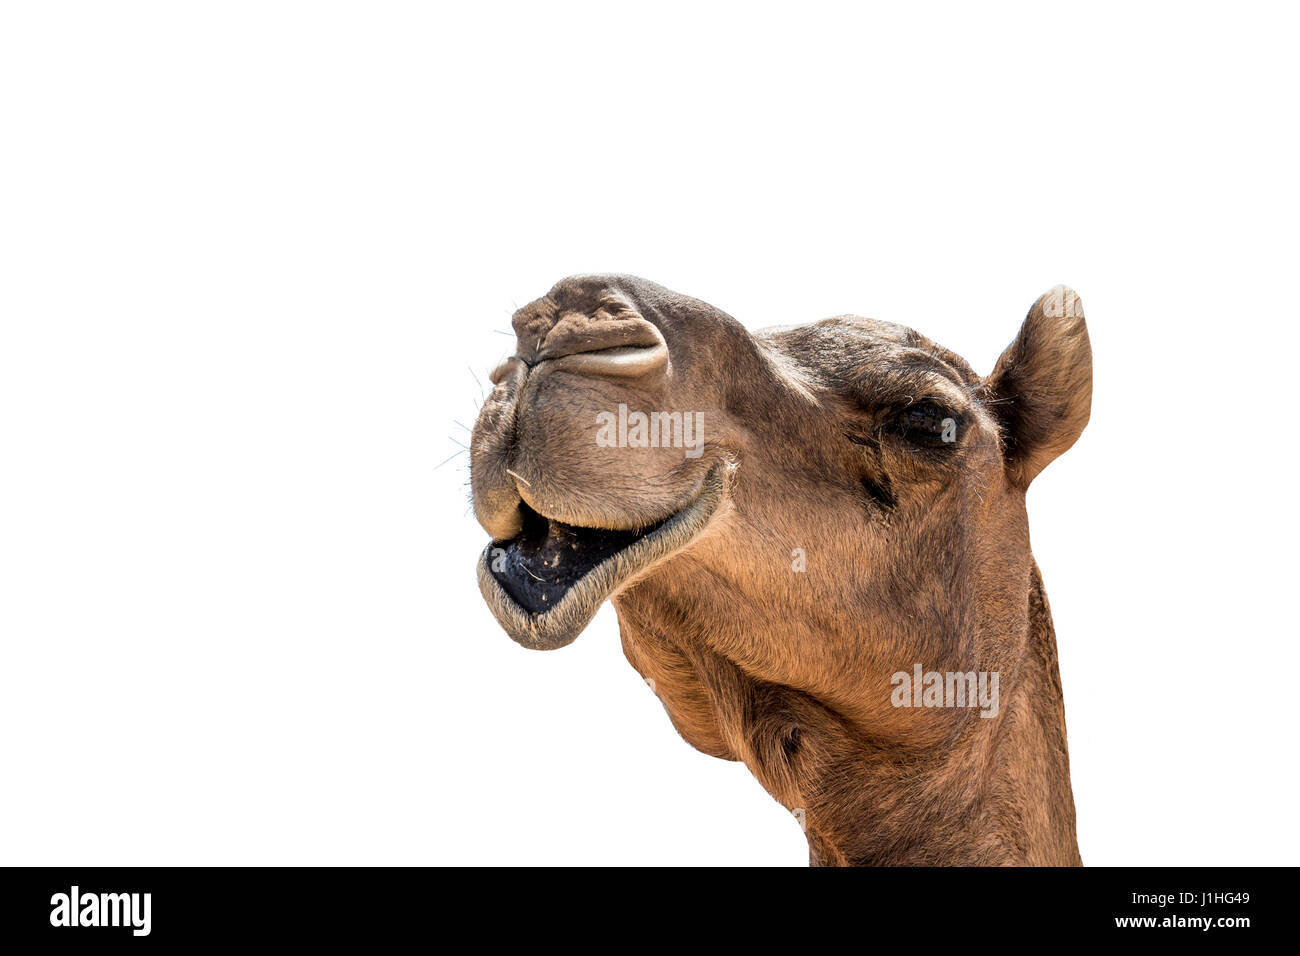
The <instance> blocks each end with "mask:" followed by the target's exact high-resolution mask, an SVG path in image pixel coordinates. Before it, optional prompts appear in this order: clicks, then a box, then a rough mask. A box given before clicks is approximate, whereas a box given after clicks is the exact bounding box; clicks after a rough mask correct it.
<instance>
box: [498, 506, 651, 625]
mask: <svg viewBox="0 0 1300 956" xmlns="http://www.w3.org/2000/svg"><path fill="white" fill-rule="evenodd" d="M519 510H520V512H521V513H522V515H523V519H524V527H523V530H522V531H520V532H519V534H517V535H516V536H515V537H513V538H511V539H510V540H509V541H504V542H498V543H496V544H494V545H493V547H492V550H491V551H490V552H489V553H488V567H489V568H490V569H491V570H492V575H493V577H495V578H496V579H497V581H499V582H500V583H501V587H503V588H504V589H505V591H506V593H507V594H509V595H510V596H511V597H512V598H514V600H515V602H516V603H517V604H519V606H520V607H522V608H524V609H525V610H527V611H529V612H530V613H532V614H541V613H543V612H545V611H549V610H550V609H551V608H553V607H555V605H556V604H558V603H559V601H560V599H561V598H562V597H564V595H565V594H567V593H568V592H569V589H570V588H572V587H573V586H574V585H575V584H577V583H578V581H579V580H581V579H582V577H583V576H584V575H586V574H587V572H589V571H591V570H592V569H593V568H595V567H596V566H597V565H599V564H600V563H601V562H602V561H604V560H605V559H606V558H609V557H612V556H613V555H615V554H617V553H618V552H620V551H622V550H623V549H624V548H626V547H628V546H629V545H631V544H632V543H634V542H635V541H637V540H638V539H640V538H643V537H645V536H646V535H647V534H650V533H651V532H652V531H654V530H655V529H657V528H659V527H661V526H662V525H663V524H664V521H667V520H668V519H666V518H665V519H664V521H659V522H656V523H655V524H653V525H650V526H649V527H648V528H642V529H640V530H639V531H611V530H608V529H605V528H579V527H575V526H574V525H568V524H562V523H561V522H559V521H552V520H551V519H550V518H546V517H544V516H542V515H540V514H538V513H537V512H536V511H534V510H533V509H532V508H529V507H528V505H526V504H524V503H522V502H520V505H519Z"/></svg>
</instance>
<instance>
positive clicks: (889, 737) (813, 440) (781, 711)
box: [471, 276, 1091, 865]
mask: <svg viewBox="0 0 1300 956" xmlns="http://www.w3.org/2000/svg"><path fill="white" fill-rule="evenodd" d="M514 324H515V330H516V333H517V335H518V349H519V351H518V353H517V355H516V356H515V357H513V358H512V359H510V360H508V361H507V362H506V363H504V364H503V366H502V367H501V368H500V369H498V371H497V373H495V374H494V376H493V380H494V382H495V383H496V387H495V388H494V390H493V392H492V394H491V395H490V396H489V398H488V400H487V402H485V404H484V407H483V410H482V412H481V415H480V419H479V421H478V423H477V425H476V427H475V431H474V438H473V446H472V452H473V456H472V466H471V467H472V485H473V491H474V501H475V509H476V513H477V515H478V518H479V520H480V522H481V523H482V524H483V526H484V527H485V528H486V529H487V530H488V531H489V533H490V534H491V535H492V536H493V537H494V539H498V540H505V539H510V538H512V537H513V536H515V535H517V534H518V533H519V529H520V526H521V517H520V516H521V514H523V513H525V512H526V511H527V510H528V509H532V511H534V512H536V513H537V514H540V515H543V516H546V517H547V518H549V519H554V520H556V521H562V522H565V523H567V524H569V525H573V526H578V527H580V528H605V529H637V528H644V527H647V526H649V525H651V524H652V523H653V522H656V521H659V520H661V519H663V518H665V517H666V516H669V515H673V514H675V513H678V512H679V511H681V510H682V508H683V505H685V504H687V503H688V502H692V501H695V500H696V499H698V498H700V497H701V492H700V490H699V489H700V488H701V487H706V488H708V489H709V494H708V495H706V496H704V498H705V499H706V500H707V503H708V507H707V509H705V508H704V506H703V505H696V506H693V510H692V514H693V515H694V517H693V518H692V520H691V522H686V521H678V522H670V524H669V527H668V530H667V531H666V532H665V533H664V534H662V535H660V536H659V538H658V539H656V540H655V541H654V542H653V549H652V548H651V545H650V544H649V543H646V544H645V546H644V547H640V551H641V552H643V554H642V555H641V556H640V557H636V555H635V554H633V556H631V557H629V556H627V555H624V554H620V555H619V556H618V557H616V558H614V559H611V560H610V561H609V562H607V563H606V565H604V566H603V567H602V568H601V569H600V575H596V574H593V575H591V576H590V579H589V581H588V582H587V584H586V585H584V586H582V587H579V588H575V589H574V593H573V594H572V595H570V596H569V597H566V598H565V601H564V609H563V611H562V612H560V613H555V614H550V615H548V614H544V613H543V614H528V613H525V612H524V611H523V610H522V609H521V608H519V607H518V606H516V605H515V604H514V602H513V601H511V599H510V598H509V596H508V595H505V593H504V591H502V590H501V588H500V587H498V586H497V585H496V584H495V583H494V582H493V576H492V575H491V574H490V573H488V572H487V571H486V570H485V568H486V565H485V566H484V567H483V568H481V569H480V578H481V582H482V586H483V588H484V594H485V595H486V596H487V597H488V600H489V603H490V604H491V605H492V606H493V609H494V610H495V611H496V612H497V615H498V618H499V619H501V621H502V623H503V625H504V626H506V628H507V630H508V631H509V632H510V633H511V634H512V636H514V637H515V638H516V639H517V640H520V641H521V642H522V643H526V644H529V645H530V646H536V647H553V646H558V645H559V644H561V643H567V641H568V640H572V639H573V637H576V635H577V633H578V632H579V631H580V630H581V629H582V627H583V626H585V624H586V622H587V620H589V619H590V615H591V614H592V613H594V609H595V607H596V606H597V605H598V604H599V603H600V601H601V600H603V599H604V598H605V597H606V596H610V597H612V599H613V601H614V605H615V608H616V610H617V612H618V617H619V623H620V628H621V633H622V642H623V649H624V653H625V655H626V657H627V659H628V661H629V662H631V664H632V666H633V667H635V668H636V669H637V670H638V671H639V672H640V673H641V674H642V675H643V676H644V677H646V678H649V679H651V680H653V681H654V686H655V688H656V692H657V693H658V694H659V696H660V698H661V699H662V700H663V702H664V705H665V707H666V709H667V711H668V713H669V716H670V718H671V719H672V722H673V724H674V726H675V727H676V728H677V730H678V731H679V732H680V733H681V735H682V736H683V737H684V738H685V739H686V740H687V741H688V742H689V743H691V744H692V745H693V746H695V747H697V748H698V749H700V750H702V751H704V752H705V753H709V754H712V755H714V756H718V757H722V758H725V759H731V760H741V761H743V762H744V763H745V764H746V766H748V767H749V769H750V770H751V771H752V772H753V773H754V775H755V776H756V777H757V778H758V780H759V781H760V782H761V783H762V785H763V786H764V787H765V788H767V790H768V791H769V792H770V793H771V794H772V795H773V796H774V797H775V798H776V799H777V800H779V801H780V802H781V803H783V804H785V805H786V806H787V807H789V808H790V809H792V810H795V809H798V810H800V811H802V814H801V816H802V819H803V822H804V823H805V828H806V831H807V836H808V842H809V853H810V859H811V861H812V862H813V863H816V864H1036V865H1037V864H1057V865H1062V864H1078V863H1079V862H1080V859H1079V851H1078V847H1077V843H1076V839H1075V821H1074V803H1073V797H1072V794H1071V790H1070V778H1069V760H1068V756H1067V752H1066V736H1065V713H1064V707H1063V703H1062V696H1061V683H1060V676H1059V674H1058V670H1057V662H1056V642H1055V635H1054V633H1053V629H1052V622H1051V615H1050V612H1049V609H1048V605H1047V598H1046V595H1045V594H1044V591H1043V586H1042V581H1041V578H1040V577H1039V573H1038V568H1037V566H1036V564H1035V562H1034V560H1033V557H1032V555H1031V553H1030V546H1029V530H1028V520H1027V517H1026V513H1025V490H1026V488H1027V487H1028V485H1029V482H1030V481H1032V479H1033V478H1034V476H1035V475H1037V474H1038V473H1039V472H1040V471H1041V470H1042V468H1043V467H1044V466H1045V465H1046V464H1047V463H1048V462H1050V461H1051V459H1053V458H1055V457H1056V456H1057V455H1059V454H1061V453H1062V452H1063V451H1065V450H1066V449H1067V448H1068V447H1069V446H1070V445H1071V444H1073V442H1074V441H1075V439H1076V438H1077V437H1078V435H1079V433H1080V432H1081V431H1082V429H1083V427H1084V425H1085V424H1086V422H1087V419H1088V412H1089V407H1090V401H1091V353H1090V349H1089V345H1088V336H1087V330H1086V327H1085V325H1084V321H1083V318H1082V310H1081V308H1079V305H1078V300H1077V297H1076V296H1074V294H1073V293H1072V292H1070V291H1069V290H1064V289H1056V290H1053V291H1052V292H1051V293H1048V294H1047V295H1045V296H1043V297H1042V298H1040V299H1039V301H1038V302H1036V303H1035V305H1034V307H1033V308H1032V309H1031V310H1030V313H1029V315H1028V317H1027V318H1026V319H1025V322H1024V324H1023V326H1022V328H1021V330H1020V333H1019V335H1018V336H1017V337H1016V339H1015V341H1014V342H1013V343H1012V345H1011V346H1010V347H1009V348H1008V349H1007V351H1006V352H1005V353H1004V354H1003V356H1002V357H1001V359H999V361H998V363H997V365H996V367H995V369H994V371H993V373H992V374H991V375H990V376H989V377H988V378H987V379H982V378H980V377H979V376H978V375H976V374H975V373H974V372H973V371H972V370H971V368H970V367H969V366H968V365H967V364H966V363H965V362H964V361H963V360H962V359H961V358H959V357H958V356H956V355H954V354H952V353H951V352H948V351H947V350H945V349H943V348H941V347H939V346H937V345H936V344H934V343H933V342H931V341H930V340H928V339H926V338H925V337H924V336H922V335H919V334H918V333H916V332H913V331H912V330H910V329H906V328H903V327H900V326H896V325H891V324H888V323H883V322H877V321H873V320H870V319H863V318H858V317H853V316H841V317H838V318H833V319H827V320H825V321H822V322H818V323H815V324H812V325H807V326H801V327H795V328H790V329H779V330H772V331H767V332H761V333H756V334H751V333H750V332H748V331H746V330H745V329H744V328H743V327H742V326H741V325H740V324H739V323H737V322H736V321H735V320H733V319H731V318H730V317H729V316H727V315H725V314H724V313H722V312H720V311H719V310H717V309H715V308H713V307H712V306H709V305H707V304H705V303H703V302H699V301H697V300H694V299H690V298H687V297H685V296H680V295H678V294H676V293H673V292H670V291H668V290H666V289H664V288H662V287H660V286H657V285H654V284H653V283H649V282H646V281H644V280H641V279H635V278H631V277H627V276H590V277H576V278H571V279H566V280H564V281H562V282H560V283H559V284H557V285H556V286H555V287H554V288H553V289H552V290H551V291H550V293H548V295H547V296H546V297H544V298H542V299H540V300H538V301H537V302H534V303H531V304H530V305H528V306H526V307H525V308H523V309H521V310H520V311H519V312H518V313H517V314H516V315H515V319H514ZM663 347H666V357H665V356H664V355H663V354H660V353H659V352H656V351H655V350H657V349H662V348H663ZM628 356H630V359H629V360H630V361H631V362H632V364H631V365H630V366H628V368H629V369H630V371H628V370H622V371H620V370H617V369H616V368H615V364H614V359H615V358H616V357H628ZM607 357H609V365H608V367H606V366H602V364H601V363H602V362H604V361H606V358H607ZM566 363H567V364H566ZM638 363H639V364H638ZM619 403H625V404H626V405H627V406H628V407H629V408H631V409H643V410H664V411H682V412H695V411H699V412H702V413H703V415H704V421H705V426H706V427H705V437H706V439H707V442H706V445H705V450H704V453H703V454H702V455H701V456H700V457H698V458H689V457H685V456H684V455H683V453H682V450H681V449H680V448H626V447H624V448H602V447H597V446H596V444H595V442H594V441H593V437H592V436H593V433H594V427H595V426H594V424H593V423H594V421H595V414H596V413H597V412H600V411H604V410H611V409H614V408H617V406H618V404H619ZM926 403H933V404H931V405H928V406H927V404H926ZM925 407H938V408H940V409H941V410H942V411H943V412H944V413H951V416H952V417H953V418H954V419H955V420H958V421H959V422H960V428H959V433H958V436H957V440H956V441H954V442H927V441H922V440H919V439H917V438H916V433H915V431H913V430H908V428H910V427H911V426H908V427H907V428H905V427H904V426H903V425H900V422H904V421H909V419H908V418H907V416H908V414H909V412H908V409H913V411H914V412H915V411H916V410H917V409H921V408H925ZM719 475H721V476H723V477H716V478H715V476H719ZM711 481H714V482H715V484H710V482H711ZM521 502H523V503H526V506H527V507H526V508H525V507H523V505H521ZM794 549H802V551H803V552H804V553H805V555H806V571H803V572H799V573H796V572H795V571H793V570H792V552H793V551H794ZM631 550H632V551H634V550H635V549H631ZM557 611H558V608H557ZM917 663H920V664H922V665H923V667H924V669H925V670H936V671H941V672H942V671H962V672H966V671H972V670H974V671H991V672H992V671H996V672H998V673H999V674H1000V698H1001V702H1000V709H999V712H998V714H997V716H996V717H993V718H991V719H988V718H983V717H981V716H979V713H978V711H977V710H975V709H963V708H935V709H930V708H900V707H895V706H893V705H892V704H891V701H890V692H891V690H892V685H891V680H890V676H891V674H893V673H894V672H897V671H904V672H911V671H912V669H913V666H914V664H917Z"/></svg>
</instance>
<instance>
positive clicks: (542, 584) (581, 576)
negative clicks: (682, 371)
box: [478, 462, 729, 650]
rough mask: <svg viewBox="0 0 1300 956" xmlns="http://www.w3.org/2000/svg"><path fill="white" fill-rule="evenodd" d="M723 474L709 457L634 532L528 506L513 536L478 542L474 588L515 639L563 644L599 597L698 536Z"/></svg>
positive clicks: (537, 646) (723, 484) (547, 646)
mask: <svg viewBox="0 0 1300 956" xmlns="http://www.w3.org/2000/svg"><path fill="white" fill-rule="evenodd" d="M728 473H729V471H728V468H727V466H726V465H725V464H723V463H721V462H719V463H716V464H714V465H713V466H712V467H711V468H710V469H709V471H708V473H707V474H706V475H705V476H704V477H703V478H702V479H701V480H700V483H699V485H698V486H697V487H696V489H695V492H694V493H693V494H692V495H691V497H690V500H689V501H688V502H687V503H686V504H685V505H684V506H682V507H681V508H679V509H678V510H677V511H675V512H673V513H672V514H670V515H668V516H667V517H665V518H663V519H661V520H660V521H657V522H655V523H654V524H653V525H651V526H650V527H648V528H644V529H642V530H640V531H610V530H606V529H600V528H575V527H573V526H570V525H564V524H562V523H560V522H555V521H551V520H550V519H547V518H545V517H543V516H541V515H538V514H536V513H535V512H533V513H531V514H530V515H529V516H528V520H526V521H525V526H524V529H523V530H522V531H521V532H520V533H519V534H518V535H516V536H515V537H514V538H511V539H510V540H509V541H493V542H492V543H490V544H489V545H488V546H487V547H486V548H484V549H483V554H482V555H481V556H480V557H479V562H478V584H479V590H480V591H482V593H483V598H484V600H485V601H487V604H488V607H489V608H490V609H491V611H492V613H493V615H494V616H495V617H496V619H497V621H498V623H500V625H501V626H502V627H503V628H504V629H505V632H506V633H507V634H509V635H510V637H511V638H513V639H514V640H515V641H517V642H518V643H519V644H522V645H523V646H524V647H527V648H531V649H533V650H554V649H555V648H557V647H564V646H565V645H566V644H570V643H572V642H573V641H574V639H575V638H577V636H578V635H579V634H581V633H582V631H583V629H584V628H586V626H587V624H588V623H589V622H590V621H591V619H592V617H594V616H595V614H596V611H597V610H598V609H599V608H600V605H601V604H602V603H604V601H605V599H606V598H608V597H610V596H612V595H613V594H614V593H615V592H616V591H618V590H619V589H620V588H622V587H624V586H625V585H626V584H628V583H629V582H630V581H631V580H632V579H633V578H635V577H636V576H637V575H639V574H641V573H642V572H644V571H646V570H647V569H649V568H650V567H651V566H653V565H655V564H658V563H659V562H661V561H663V560H665V559H667V558H669V557H671V556H672V555H674V554H676V553H678V552H679V551H681V550H682V549H684V548H685V547H687V545H689V544H690V543H691V542H692V541H694V540H695V539H696V538H697V537H698V536H699V535H700V533H701V532H702V531H703V530H704V528H705V527H706V526H707V525H708V523H709V521H710V519H712V517H713V516H714V514H716V513H717V511H718V508H719V506H720V505H721V504H722V503H723V501H724V500H725V499H726V496H727V476H728Z"/></svg>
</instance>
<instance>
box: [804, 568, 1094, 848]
mask: <svg viewBox="0 0 1300 956" xmlns="http://www.w3.org/2000/svg"><path fill="white" fill-rule="evenodd" d="M1021 648H1022V653H1021V655H1020V659H1019V660H1018V661H1017V662H1016V667H1015V673H1014V674H1012V675H1010V677H1011V679H1010V680H1008V681H1004V682H1003V684H1002V691H1001V697H1002V699H1001V707H1000V710H999V713H998V715H997V716H996V717H995V718H993V719H991V720H983V719H979V718H973V719H971V720H969V721H968V722H967V723H966V724H965V725H964V726H963V728H962V730H961V732H960V733H959V734H958V735H957V737H956V739H955V740H953V741H951V742H947V743H945V744H943V745H940V746H933V747H928V748H926V749H924V750H922V751H919V752H909V751H904V750H899V749H898V748H894V747H879V746H873V745H872V744H871V743H870V742H869V741H861V740H857V741H854V742H853V743H852V744H851V745H849V746H848V747H847V748H846V752H845V755H844V758H843V759H842V761H840V763H839V766H837V767H834V768H831V769H832V772H831V773H827V774H822V775H820V777H821V779H820V780H819V781H818V785H817V786H816V787H815V788H814V792H815V793H816V796H815V797H813V798H812V800H811V801H810V802H812V803H813V804H814V806H813V807H811V808H809V809H807V810H806V819H805V823H806V832H807V836H808V844H809V858H810V860H811V862H812V863H813V864H814V865H845V864H852V865H989V864H1010V865H1040V866H1041V865H1048V866H1070V865H1079V864H1080V862H1081V861H1080V857H1079V849H1078V843H1077V840H1076V837H1075V811H1074V797H1073V794H1072V791H1071V787H1070V770H1069V757H1068V754H1067V750H1066V733H1065V708H1064V703H1063V699H1062V694H1061V683H1060V676H1059V671H1058V667H1057V660H1056V638H1055V633H1054V630H1053V627H1052V620H1051V612H1050V609H1049V608H1048V605H1047V600H1046V595H1045V594H1044V592H1043V587H1042V581H1041V578H1040V577H1039V574H1038V569H1037V568H1036V567H1035V568H1034V569H1033V575H1032V587H1031V593H1030V602H1029V622H1028V633H1027V635H1026V639H1025V641H1024V642H1023V643H1022V644H1021Z"/></svg>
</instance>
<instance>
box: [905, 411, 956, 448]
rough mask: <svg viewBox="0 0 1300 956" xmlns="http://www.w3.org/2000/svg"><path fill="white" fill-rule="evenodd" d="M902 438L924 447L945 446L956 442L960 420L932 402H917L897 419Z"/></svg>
mask: <svg viewBox="0 0 1300 956" xmlns="http://www.w3.org/2000/svg"><path fill="white" fill-rule="evenodd" d="M897 425H898V429H899V430H900V431H901V432H902V433H903V437H905V438H908V439H910V440H912V441H916V442H921V443H923V444H926V445H931V444H947V443H952V442H955V441H956V440H957V435H958V432H959V431H960V429H961V420H960V419H959V418H958V417H957V416H956V415H954V414H953V413H952V412H950V411H948V410H947V409H946V408H943V407H941V406H939V405H937V404H935V403H934V402H930V401H924V402H917V403H916V404H915V405H909V406H908V407H907V408H905V409H903V410H902V411H901V412H900V413H899V415H898V419H897Z"/></svg>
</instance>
